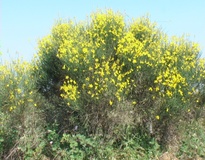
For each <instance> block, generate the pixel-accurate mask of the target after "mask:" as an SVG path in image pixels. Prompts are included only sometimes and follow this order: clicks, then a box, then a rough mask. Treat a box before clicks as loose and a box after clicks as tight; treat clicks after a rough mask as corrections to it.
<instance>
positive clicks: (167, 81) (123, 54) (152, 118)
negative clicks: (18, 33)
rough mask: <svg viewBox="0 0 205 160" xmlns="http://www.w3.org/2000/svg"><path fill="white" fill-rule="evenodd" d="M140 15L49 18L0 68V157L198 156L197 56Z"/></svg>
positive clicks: (193, 47)
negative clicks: (29, 46)
mask: <svg viewBox="0 0 205 160" xmlns="http://www.w3.org/2000/svg"><path fill="white" fill-rule="evenodd" d="M199 53H200V48H199V45H198V44H197V43H194V42H191V41H189V40H188V39H187V37H185V36H182V37H168V36H167V35H166V34H165V33H164V32H163V31H162V30H161V29H160V28H159V27H158V26H157V24H156V23H154V22H151V21H150V20H149V17H148V16H145V17H141V18H138V19H134V20H133V21H131V22H126V19H125V16H124V15H123V14H121V13H119V12H113V11H112V10H106V11H97V12H95V13H92V14H91V16H90V18H89V19H87V20H86V21H84V22H75V21H72V20H70V21H64V20H59V21H57V22H56V24H55V25H54V27H53V28H52V31H51V33H50V34H49V35H47V36H45V37H44V38H43V39H41V40H40V41H39V47H38V53H37V56H36V57H35V58H34V59H33V60H32V61H31V62H29V63H28V62H24V61H22V60H20V59H18V60H16V61H12V62H10V63H7V64H2V65H1V66H0V72H1V73H0V90H1V92H0V106H1V107H0V114H1V116H0V155H1V158H2V159H203V158H204V157H205V150H204V148H205V143H204V142H205V136H204V131H205V128H204V123H205V119H204V101H205V94H204V83H205V79H204V78H205V72H204V67H205V66H204V59H202V58H200V54H199Z"/></svg>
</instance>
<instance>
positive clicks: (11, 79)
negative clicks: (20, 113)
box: [0, 60, 36, 112]
mask: <svg viewBox="0 0 205 160" xmlns="http://www.w3.org/2000/svg"><path fill="white" fill-rule="evenodd" d="M31 71H32V66H31V64H29V63H27V62H21V61H20V60H16V61H12V62H11V63H6V64H5V65H1V70H0V86H1V87H0V88H1V93H0V98H1V100H0V101H1V109H3V111H10V112H12V111H13V110H15V109H16V108H22V107H23V106H25V105H27V104H28V103H31V104H32V105H36V102H34V101H33V99H32V96H33V95H32V93H33V92H34V91H33V88H32V87H33V85H34V83H33V82H31V81H30V79H33V77H32V75H31Z"/></svg>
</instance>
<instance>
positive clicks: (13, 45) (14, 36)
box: [0, 0, 205, 61]
mask: <svg viewBox="0 0 205 160" xmlns="http://www.w3.org/2000/svg"><path fill="white" fill-rule="evenodd" d="M97 9H102V10H104V9H112V10H114V11H120V12H121V13H123V14H124V15H125V16H126V18H128V19H132V18H138V17H141V16H143V15H146V14H149V15H150V18H151V20H152V21H153V22H157V23H158V26H159V27H160V28H161V29H162V30H163V31H164V32H165V33H167V34H168V35H170V36H172V35H177V36H181V35H183V34H189V35H190V40H192V41H195V42H198V43H199V44H200V46H201V48H202V57H205V0H195V1H194V0H93V1H91V0H75V1H74V0H72V1H71V0H70V1H69V0H0V51H1V52H2V53H3V55H2V56H1V58H2V60H3V61H4V60H8V59H14V58H16V57H23V59H25V60H31V59H32V57H33V55H34V54H35V53H36V52H37V42H38V40H39V39H41V38H42V37H44V36H45V35H47V34H49V33H50V30H51V28H52V26H53V25H54V23H55V21H56V20H58V19H59V18H63V19H74V18H75V19H76V20H77V21H78V20H86V18H87V16H89V15H90V13H92V12H95V11H96V10H97Z"/></svg>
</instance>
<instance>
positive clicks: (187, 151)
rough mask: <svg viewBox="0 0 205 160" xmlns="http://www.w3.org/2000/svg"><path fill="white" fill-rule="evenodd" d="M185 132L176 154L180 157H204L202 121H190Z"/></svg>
mask: <svg viewBox="0 0 205 160" xmlns="http://www.w3.org/2000/svg"><path fill="white" fill-rule="evenodd" d="M185 131H186V133H185V134H184V136H183V138H182V144H181V146H180V148H179V152H178V156H179V158H180V159H188V158H199V157H201V158H204V157H205V144H204V141H205V136H204V132H205V129H204V123H203V121H197V122H195V121H194V122H192V123H191V124H189V125H187V126H186V130H185Z"/></svg>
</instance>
